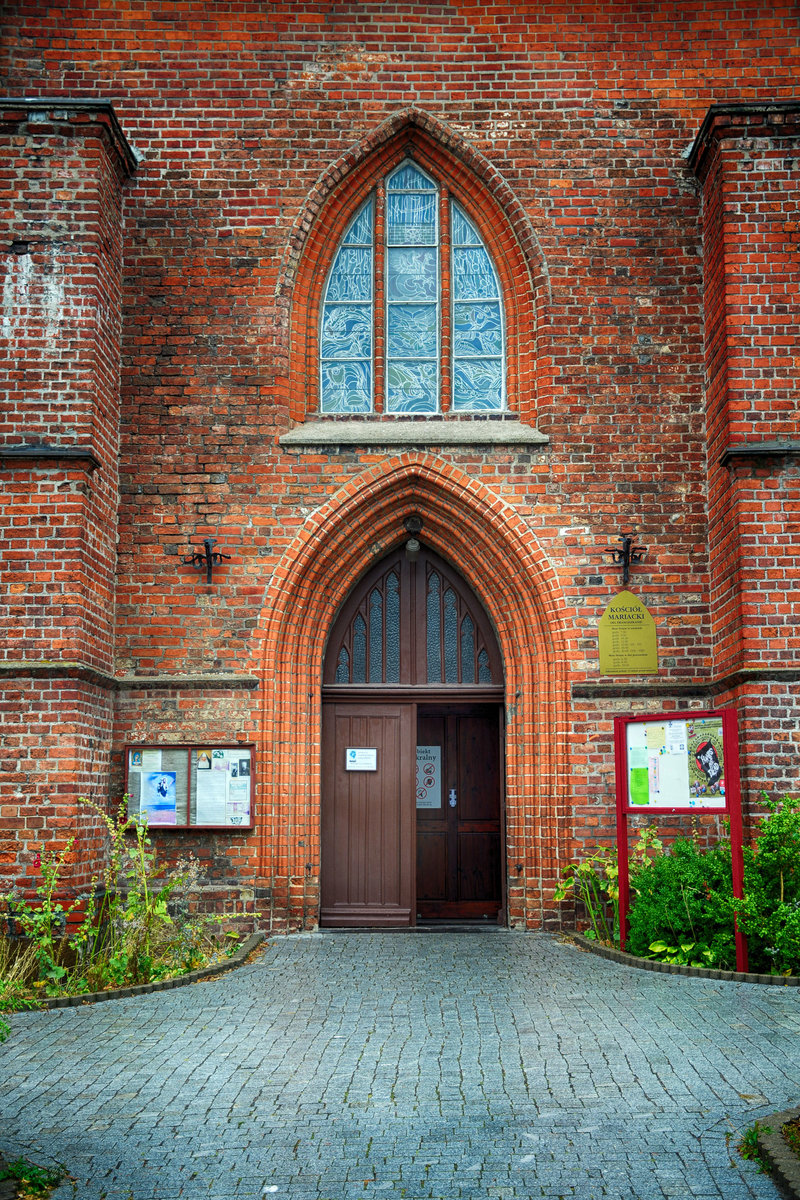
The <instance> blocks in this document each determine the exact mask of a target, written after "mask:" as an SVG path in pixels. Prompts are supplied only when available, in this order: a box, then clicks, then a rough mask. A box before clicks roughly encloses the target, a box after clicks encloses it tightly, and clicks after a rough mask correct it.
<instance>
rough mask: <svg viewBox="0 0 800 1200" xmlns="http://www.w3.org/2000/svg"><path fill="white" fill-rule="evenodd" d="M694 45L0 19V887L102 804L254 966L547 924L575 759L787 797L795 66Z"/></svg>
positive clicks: (791, 713)
mask: <svg viewBox="0 0 800 1200" xmlns="http://www.w3.org/2000/svg"><path fill="white" fill-rule="evenodd" d="M695 9H696V6H689V5H684V4H680V3H669V4H663V5H649V4H639V3H619V4H617V3H611V4H608V5H598V4H596V3H592V4H589V3H580V2H579V3H577V4H574V3H573V4H569V5H568V4H564V3H562V2H561V0H553V2H552V3H546V4H542V5H537V6H525V5H502V4H499V3H494V2H492V0H488V2H487V3H481V4H480V5H477V4H419V3H412V4H408V5H396V4H392V3H367V4H358V5H353V4H348V3H343V4H339V3H322V4H315V3H312V4H308V5H299V6H298V5H286V4H278V3H276V4H262V3H253V2H244V0H242V2H240V0H229V2H227V3H220V4H212V5H200V4H196V3H194V2H193V0H186V2H182V3H160V2H157V3H154V4H150V5H146V6H143V7H139V8H137V7H135V6H134V7H130V6H124V5H121V4H119V5H117V4H113V3H112V4H110V5H109V4H96V3H94V2H93V0H87V2H86V3H81V4H79V5H77V4H76V5H70V4H65V5H63V6H50V5H40V4H37V3H35V2H34V3H32V4H21V3H20V4H18V3H16V2H15V0H11V2H10V3H9V5H8V6H7V9H6V15H5V23H6V29H5V41H4V50H3V52H2V55H3V82H4V93H3V95H4V98H3V99H2V100H0V118H1V120H0V129H1V130H2V155H1V156H0V171H2V185H0V186H1V190H2V206H1V207H2V225H3V258H4V278H3V314H2V331H1V335H2V346H3V355H2V390H3V403H2V413H1V415H0V434H1V435H2V437H1V440H0V478H1V479H2V487H1V488H0V557H1V561H2V575H3V584H2V608H1V609H0V613H1V614H2V616H1V620H2V657H1V658H0V718H1V720H2V738H1V745H0V879H2V886H3V887H4V888H7V887H9V886H11V885H14V886H17V887H19V888H22V889H25V888H30V887H32V886H34V884H35V882H36V879H35V870H34V867H33V861H34V855H35V852H36V851H37V850H38V848H39V847H40V846H41V845H43V844H44V845H47V846H50V847H57V846H58V845H60V844H63V842H64V840H65V838H66V837H67V836H68V834H69V832H70V831H73V830H75V831H77V835H78V841H77V843H76V849H77V853H76V855H75V861H74V863H73V864H72V867H71V871H72V875H71V886H72V887H73V888H74V889H77V890H78V891H80V890H81V889H82V888H83V889H85V888H87V887H89V886H90V883H91V880H92V878H93V876H95V875H96V873H97V871H98V867H99V858H100V855H101V853H102V851H101V839H100V834H99V830H98V825H97V821H96V819H95V817H94V816H93V815H92V813H91V811H90V810H88V809H86V808H85V807H83V806H81V805H79V804H78V797H81V796H85V797H88V798H90V799H93V800H94V801H96V802H98V803H100V804H101V805H103V806H108V807H109V810H112V809H115V808H116V805H117V803H118V801H119V799H120V797H121V796H122V794H123V792H124V791H125V790H126V789H127V791H128V792H129V793H131V792H132V791H133V790H135V798H136V802H137V803H138V804H139V805H140V806H141V809H140V811H145V809H146V810H147V812H148V813H149V814H150V816H151V818H152V829H153V839H154V841H155V843H156V844H157V846H158V849H159V852H160V854H161V855H162V856H166V857H170V856H174V857H177V856H179V855H185V854H187V853H189V852H191V853H193V854H195V855H196V856H197V857H198V858H199V859H200V862H201V864H202V871H203V882H204V896H205V902H206V903H207V904H208V905H209V906H210V907H214V906H215V905H218V906H228V907H230V906H233V905H236V906H239V907H240V908H242V909H243V910H245V911H248V910H249V911H252V910H253V909H257V910H258V911H259V913H261V917H260V918H259V919H260V921H261V923H262V924H263V925H267V926H269V927H271V928H274V929H298V928H314V927H315V926H316V925H317V924H318V923H320V922H322V924H329V925H337V924H338V925H350V924H354V925H358V924H387V925H404V924H413V923H414V922H415V921H416V920H418V919H419V920H424V919H435V918H442V919H460V920H473V919H488V920H491V921H494V920H499V921H500V922H501V923H506V924H508V925H510V926H512V927H515V928H520V929H522V928H540V927H545V928H548V927H549V928H552V927H554V926H555V925H556V924H557V923H558V921H559V919H560V909H559V906H558V905H557V904H555V903H554V901H553V891H554V888H555V884H556V881H557V879H558V877H559V874H560V872H561V870H562V869H563V867H564V865H565V864H566V863H567V862H568V861H569V860H570V858H571V857H572V856H573V855H574V854H575V853H576V850H577V851H580V848H581V847H582V846H588V847H591V846H593V845H594V844H595V843H596V842H597V841H605V842H609V841H612V840H613V838H614V813H615V801H614V782H615V781H614V746H613V718H614V717H615V716H617V715H619V714H625V713H659V712H685V713H687V714H691V712H692V711H699V710H709V709H720V708H731V707H732V708H735V709H736V711H737V714H738V722H739V755H740V764H741V777H742V787H743V798H744V802H745V815H746V817H747V815H752V814H753V812H755V811H756V810H757V805H758V800H759V794H760V792H761V790H762V789H767V790H769V791H770V792H772V793H773V794H781V793H785V792H791V791H795V792H796V790H797V781H798V751H799V750H800V703H799V700H798V681H799V680H800V661H799V660H798V650H799V649H800V530H799V529H798V518H799V516H800V467H799V464H798V452H799V451H800V427H799V426H800V418H799V417H798V382H797V380H798V367H799V366H800V333H799V332H798V325H799V322H798V315H799V309H800V305H799V304H798V295H800V248H799V242H798V230H799V229H800V224H799V223H798V213H799V212H800V93H798V88H797V72H798V64H799V63H800V26H799V25H798V21H797V16H798V12H797V8H796V6H795V5H794V4H789V3H786V4H776V5H771V6H768V10H767V9H766V8H764V7H763V6H761V7H760V8H759V7H758V6H754V7H753V8H752V9H747V8H746V7H745V6H742V5H741V4H739V3H734V0H714V2H713V3H710V4H706V5H702V6H701V11H699V12H697V11H695ZM623 535H633V536H634V538H635V545H636V546H637V547H639V548H642V549H644V550H645V555H644V558H643V559H642V560H641V561H640V562H638V563H635V564H633V565H632V566H631V574H630V582H629V583H628V585H627V586H628V588H629V590H630V591H632V592H633V593H634V594H635V595H636V596H637V597H638V598H639V599H640V600H641V601H642V602H643V603H644V604H645V605H646V607H647V609H648V611H649V613H650V614H651V615H652V617H653V619H654V621H655V626H656V635H657V642H658V670H657V672H655V673H648V674H642V675H639V674H635V673H634V674H625V673H620V674H602V675H601V673H600V670H599V657H598V623H599V620H600V617H601V615H602V614H603V612H604V610H605V609H606V607H607V605H608V604H609V602H610V601H611V600H612V599H613V597H614V596H615V595H616V594H617V593H618V592H619V591H620V590H621V587H622V582H621V574H620V567H619V565H617V564H616V563H615V562H614V561H613V560H612V558H611V556H610V555H609V554H608V552H607V551H608V548H609V547H614V546H617V545H619V541H618V539H619V538H620V537H621V536H623ZM211 539H216V540H215V543H214V544H213V545H212V543H211ZM204 540H207V541H208V542H209V545H208V551H209V553H216V554H219V555H225V556H226V557H224V558H220V559H218V560H217V561H214V560H212V561H211V563H210V569H209V565H207V564H205V563H204V564H201V565H200V566H199V567H198V565H196V564H193V563H192V562H188V561H186V560H187V559H188V558H189V556H190V555H192V554H193V553H197V554H198V555H201V554H204V553H205V549H204V546H203V543H204ZM209 575H210V580H209ZM419 746H422V748H423V749H424V750H426V751H430V754H429V763H430V764H432V765H430V772H431V773H430V776H429V777H426V778H429V781H432V782H431V783H430V788H431V789H432V790H431V791H430V795H433V796H434V798H433V799H432V800H429V799H426V796H428V793H427V792H425V788H424V787H423V788H422V791H420V786H421V785H420V776H419V775H418V774H417V775H415V769H416V766H415V762H416V760H415V754H416V755H417V757H418V752H417V751H416V750H415V747H419ZM354 751H355V752H357V754H358V755H362V756H363V757H361V758H358V757H356V758H354V759H353V764H354V765H355V766H356V767H357V768H359V769H355V770H349V769H348V768H349V767H350V765H351V764H350V760H349V758H348V759H347V760H346V755H350V754H351V753H352V752H354ZM425 786H427V784H426V785H425ZM159 788H160V789H162V791H161V793H160V794H156V793H157V789H159ZM148 789H150V790H148ZM151 792H152V794H151ZM415 794H416V803H415ZM421 797H422V798H421ZM151 802H152V803H151ZM159 813H161V816H160V817H159ZM165 814H166V815H165ZM162 822H163V824H162ZM697 822H699V825H700V826H701V827H702V828H703V829H705V830H707V831H709V832H711V833H713V832H714V831H716V830H718V829H719V827H720V819H719V818H718V817H715V816H710V815H708V814H701V815H699V816H698V818H697ZM674 824H675V828H677V827H679V826H680V822H676V823H674ZM684 827H686V828H688V823H686V824H685V826H684Z"/></svg>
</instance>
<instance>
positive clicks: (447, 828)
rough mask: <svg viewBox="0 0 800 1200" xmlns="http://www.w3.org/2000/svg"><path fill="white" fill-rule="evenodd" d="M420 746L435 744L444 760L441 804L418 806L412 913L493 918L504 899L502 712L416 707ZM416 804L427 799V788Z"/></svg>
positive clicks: (487, 708)
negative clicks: (502, 862)
mask: <svg viewBox="0 0 800 1200" xmlns="http://www.w3.org/2000/svg"><path fill="white" fill-rule="evenodd" d="M417 745H418V746H427V747H439V748H440V761H441V797H440V798H441V805H440V806H439V807H438V808H432V807H418V808H417V810H416V817H417V915H418V917H420V918H422V919H425V918H429V919H462V920H463V919H464V918H473V919H474V918H487V919H489V920H496V919H497V915H498V912H499V911H500V908H501V904H502V897H501V878H500V862H501V831H500V787H501V783H500V780H501V771H500V766H501V764H500V729H499V709H498V708H496V707H494V708H491V707H487V706H474V707H471V708H470V707H468V706H459V708H457V709H456V708H452V707H451V708H442V709H439V710H431V709H427V708H422V707H421V708H420V710H419V716H418V718H417ZM421 802H422V803H425V804H429V803H430V802H431V798H430V794H429V793H428V794H424V789H421V790H420V794H419V795H418V798H417V804H420V803H421Z"/></svg>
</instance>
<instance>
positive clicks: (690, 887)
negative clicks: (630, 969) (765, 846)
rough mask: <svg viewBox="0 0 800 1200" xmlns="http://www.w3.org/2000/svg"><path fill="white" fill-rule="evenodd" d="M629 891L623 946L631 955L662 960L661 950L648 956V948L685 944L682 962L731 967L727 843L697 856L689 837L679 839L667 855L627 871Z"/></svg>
mask: <svg viewBox="0 0 800 1200" xmlns="http://www.w3.org/2000/svg"><path fill="white" fill-rule="evenodd" d="M631 891H632V893H633V894H634V896H635V899H634V902H633V905H632V908H631V912H630V916H629V933H628V938H627V941H626V944H625V949H626V950H628V951H629V952H630V953H631V954H638V955H640V956H642V957H643V958H646V957H657V958H659V959H661V958H663V959H664V961H668V958H667V954H666V952H658V951H654V952H653V953H651V951H653V948H654V944H656V943H660V944H662V945H663V944H666V947H667V950H668V949H669V948H670V947H672V948H673V950H675V949H676V948H677V949H679V948H680V947H681V946H690V947H691V952H690V951H688V950H687V951H686V955H687V957H685V958H684V959H683V961H686V962H692V961H697V962H701V961H702V965H703V966H709V965H712V966H715V967H722V968H723V969H725V970H735V969H736V945H735V940H734V932H733V908H732V904H731V902H732V899H733V888H732V884H731V852H730V846H729V845H728V844H727V843H719V844H718V845H716V846H713V847H712V848H711V849H710V850H707V851H705V852H703V851H701V850H698V848H697V846H696V845H695V843H694V841H692V840H691V839H689V838H680V839H679V840H678V841H676V842H675V843H674V844H673V846H672V850H671V852H670V853H667V854H662V855H660V856H659V857H658V858H655V859H653V860H652V861H651V862H649V863H647V864H645V865H643V866H636V867H633V868H632V870H631ZM706 951H708V952H709V953H708V954H707V953H706ZM676 953H677V950H676ZM672 961H681V958H680V957H673V959H672Z"/></svg>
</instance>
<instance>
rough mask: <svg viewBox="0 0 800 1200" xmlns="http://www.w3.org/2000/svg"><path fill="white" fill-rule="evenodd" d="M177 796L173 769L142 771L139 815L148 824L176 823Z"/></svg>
mask: <svg viewBox="0 0 800 1200" xmlns="http://www.w3.org/2000/svg"><path fill="white" fill-rule="evenodd" d="M177 810H178V796H177V786H176V780H175V772H174V771H148V772H147V773H145V772H144V771H143V772H142V789H141V795H140V799H139V817H140V819H144V820H146V821H147V823H148V825H176V824H177V821H178V815H177Z"/></svg>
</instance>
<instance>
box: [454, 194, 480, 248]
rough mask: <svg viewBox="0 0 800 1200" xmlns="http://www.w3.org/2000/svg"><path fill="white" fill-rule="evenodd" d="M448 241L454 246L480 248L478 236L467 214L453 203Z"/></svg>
mask: <svg viewBox="0 0 800 1200" xmlns="http://www.w3.org/2000/svg"><path fill="white" fill-rule="evenodd" d="M450 240H451V242H452V243H453V245H454V246H482V245H483V242H482V241H481V237H480V234H479V233H478V231H477V229H476V228H475V226H474V225H473V224H472V221H470V219H469V217H468V216H467V214H466V213H465V212H464V210H463V209H462V208H460V207H459V205H458V204H456V203H455V202H453V206H452V209H451V233H450Z"/></svg>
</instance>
